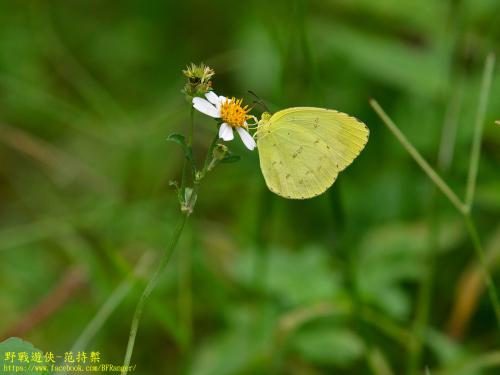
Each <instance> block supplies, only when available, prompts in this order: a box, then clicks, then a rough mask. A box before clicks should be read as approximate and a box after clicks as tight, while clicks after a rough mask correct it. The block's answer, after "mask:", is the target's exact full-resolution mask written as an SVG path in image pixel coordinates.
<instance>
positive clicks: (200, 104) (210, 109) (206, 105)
mask: <svg viewBox="0 0 500 375" xmlns="http://www.w3.org/2000/svg"><path fill="white" fill-rule="evenodd" d="M193 107H194V108H195V109H197V110H198V111H200V112H201V113H204V114H206V115H207V116H210V117H214V118H219V117H220V111H219V110H218V109H217V108H215V107H214V106H213V105H212V104H211V103H210V102H209V101H208V100H206V99H203V98H198V97H196V98H193Z"/></svg>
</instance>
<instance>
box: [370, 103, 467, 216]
mask: <svg viewBox="0 0 500 375" xmlns="http://www.w3.org/2000/svg"><path fill="white" fill-rule="evenodd" d="M370 105H371V106H372V108H373V109H374V110H375V112H376V113H377V114H378V115H379V116H380V118H381V119H382V121H383V122H384V124H385V125H386V126H387V127H388V128H389V130H390V131H391V132H392V134H394V136H395V137H396V138H397V139H398V141H399V142H400V143H401V145H402V146H403V147H404V148H405V149H406V151H408V153H409V154H410V155H411V156H412V157H413V159H415V161H416V162H417V164H418V165H419V166H420V167H421V168H422V169H423V170H424V172H425V173H426V174H427V176H428V177H429V178H430V179H431V180H432V181H433V182H434V184H436V186H437V187H438V189H439V190H441V191H442V192H443V194H444V195H446V197H447V198H448V199H449V200H450V202H451V203H452V204H453V205H454V206H455V207H456V209H457V210H458V211H459V212H460V213H462V214H466V212H467V210H466V207H465V205H464V204H463V203H462V201H461V200H460V198H458V196H457V195H456V194H455V193H454V192H453V190H451V188H450V187H449V186H448V184H447V183H446V182H444V180H443V179H442V178H441V176H439V174H437V172H436V171H435V170H434V169H433V168H432V167H431V166H430V165H429V163H428V162H427V161H426V160H425V159H424V158H423V157H422V155H420V153H419V152H418V151H417V149H416V148H415V147H413V145H412V144H411V143H410V142H409V141H408V139H407V138H406V137H405V135H404V134H403V133H402V132H401V130H399V128H398V127H397V126H396V124H395V123H394V122H393V121H392V120H391V118H390V117H389V116H388V115H387V114H386V113H385V112H384V110H383V109H382V107H380V105H379V104H378V103H377V101H376V100H374V99H370Z"/></svg>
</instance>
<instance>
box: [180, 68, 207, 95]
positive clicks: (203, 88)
mask: <svg viewBox="0 0 500 375" xmlns="http://www.w3.org/2000/svg"><path fill="white" fill-rule="evenodd" d="M182 73H183V74H184V75H185V76H186V77H187V82H186V84H185V85H184V88H183V89H182V93H183V94H185V95H186V100H187V101H189V102H191V100H192V99H193V98H194V97H196V96H203V95H205V94H206V93H207V92H208V91H210V90H211V89H212V81H211V79H212V77H213V76H214V74H215V72H214V70H213V69H212V68H210V67H209V66H207V65H205V64H203V63H201V64H200V65H195V64H193V63H191V65H188V66H187V67H186V70H183V71H182Z"/></svg>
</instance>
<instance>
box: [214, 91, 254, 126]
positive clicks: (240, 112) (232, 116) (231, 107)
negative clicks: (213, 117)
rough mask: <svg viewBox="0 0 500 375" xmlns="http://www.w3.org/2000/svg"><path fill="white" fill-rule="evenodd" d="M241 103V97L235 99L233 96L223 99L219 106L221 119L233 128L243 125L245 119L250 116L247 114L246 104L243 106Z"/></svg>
mask: <svg viewBox="0 0 500 375" xmlns="http://www.w3.org/2000/svg"><path fill="white" fill-rule="evenodd" d="M242 103H243V99H238V100H236V99H235V98H232V99H227V100H226V101H224V102H223V103H222V104H221V107H220V117H221V119H222V121H224V122H225V123H227V124H228V125H230V126H232V127H233V128H238V127H242V126H243V127H244V126H245V121H246V120H248V119H249V118H251V117H252V116H250V115H248V112H250V108H248V106H247V105H246V106H244V107H243V106H242Z"/></svg>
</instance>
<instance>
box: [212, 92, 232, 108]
mask: <svg viewBox="0 0 500 375" xmlns="http://www.w3.org/2000/svg"><path fill="white" fill-rule="evenodd" d="M226 100H227V98H226V97H225V96H222V95H221V96H219V98H218V102H217V104H216V105H215V106H216V107H217V109H219V110H220V107H221V105H222V103H224V102H225V101H226ZM229 101H231V99H229Z"/></svg>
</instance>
